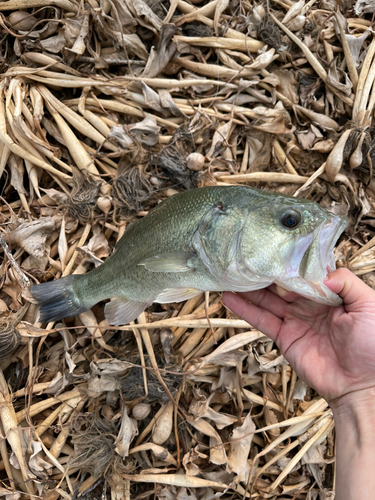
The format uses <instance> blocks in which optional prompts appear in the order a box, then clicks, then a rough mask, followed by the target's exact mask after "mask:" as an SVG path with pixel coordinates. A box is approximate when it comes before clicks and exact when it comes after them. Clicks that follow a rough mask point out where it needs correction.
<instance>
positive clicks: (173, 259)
mask: <svg viewBox="0 0 375 500" xmlns="http://www.w3.org/2000/svg"><path fill="white" fill-rule="evenodd" d="M193 257H195V253H193V252H168V253H161V254H159V255H155V256H154V257H150V258H148V259H145V260H143V261H142V262H140V263H139V264H138V265H139V266H145V268H146V269H147V270H148V271H152V272H154V273H186V272H188V271H193V270H194V269H195V268H194V266H193V265H191V264H190V263H189V259H191V258H193Z"/></svg>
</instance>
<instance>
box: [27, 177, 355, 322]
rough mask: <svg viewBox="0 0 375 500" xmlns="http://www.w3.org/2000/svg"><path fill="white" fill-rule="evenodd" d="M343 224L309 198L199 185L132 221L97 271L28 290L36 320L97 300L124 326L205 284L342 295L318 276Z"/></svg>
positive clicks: (332, 300)
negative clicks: (37, 311)
mask: <svg viewBox="0 0 375 500" xmlns="http://www.w3.org/2000/svg"><path fill="white" fill-rule="evenodd" d="M346 225H347V222H346V220H345V219H344V218H342V217H339V216H337V215H334V214H332V213H330V212H328V211H327V210H325V209H323V208H322V207H320V206H319V205H318V204H317V203H314V202H311V201H308V200H303V199H299V198H292V197H289V196H284V195H282V194H279V193H271V192H267V191H259V190H257V189H253V188H250V187H246V186H228V187H219V186H212V187H204V188H200V189H194V190H191V191H184V192H182V193H179V194H176V195H175V196H173V197H171V198H168V199H166V200H165V201H163V202H162V203H160V204H159V205H158V206H157V207H155V208H154V209H153V210H151V211H150V212H149V214H148V215H147V216H146V217H144V218H143V219H140V220H137V221H135V222H133V223H132V224H130V225H129V226H128V227H127V229H126V231H125V233H124V236H123V237H122V238H121V240H120V241H119V242H118V244H117V246H116V248H115V251H114V253H113V254H112V255H111V256H110V257H109V258H108V259H107V260H106V261H105V262H104V263H103V264H102V265H100V266H99V267H98V268H96V269H94V270H92V271H90V272H89V273H87V274H84V275H73V276H67V277H65V278H61V279H58V280H56V281H52V282H49V283H43V284H40V285H35V286H33V287H32V288H31V293H32V295H33V297H34V298H35V299H36V300H37V301H38V302H39V304H40V306H41V307H40V320H41V321H43V322H45V321H47V322H48V321H53V320H59V319H62V318H65V317H67V316H75V315H77V314H80V313H82V312H84V311H86V310H88V309H90V308H91V307H92V306H94V305H95V304H96V303H98V302H100V301H102V300H105V299H113V298H114V300H111V301H110V302H108V303H107V304H106V305H105V309H104V312H105V316H106V319H107V320H108V322H109V323H110V324H116V325H121V324H127V323H129V322H130V321H132V320H134V319H135V318H136V317H137V316H139V314H140V313H141V312H143V311H144V310H145V309H146V308H147V307H148V306H150V305H151V304H152V303H153V302H158V303H161V304H164V303H170V302H180V301H182V300H186V299H189V298H191V297H194V296H195V295H197V294H199V293H202V292H203V291H226V290H229V291H233V292H245V291H250V290H257V289H260V288H265V287H267V286H269V285H270V284H271V283H277V284H279V285H281V286H283V287H284V288H286V289H287V290H292V291H295V292H297V293H299V294H301V295H302V296H304V297H308V298H310V299H313V300H315V301H317V302H322V303H324V304H330V305H339V304H340V303H341V299H340V297H338V296H337V295H336V294H334V293H333V292H331V291H330V290H329V289H328V288H327V287H326V286H325V285H324V283H323V280H324V278H325V277H326V275H327V272H331V271H333V270H334V269H335V267H336V266H335V258H334V254H333V247H334V245H335V243H336V241H337V239H338V238H339V236H340V234H341V233H342V232H343V230H344V229H345V227H346Z"/></svg>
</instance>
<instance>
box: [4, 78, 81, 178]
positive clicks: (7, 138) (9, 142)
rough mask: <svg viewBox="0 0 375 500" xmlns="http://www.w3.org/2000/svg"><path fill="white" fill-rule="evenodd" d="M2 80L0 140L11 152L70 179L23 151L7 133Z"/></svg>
mask: <svg viewBox="0 0 375 500" xmlns="http://www.w3.org/2000/svg"><path fill="white" fill-rule="evenodd" d="M4 84H5V82H4V80H3V81H2V82H1V83H0V101H1V102H0V140H1V141H2V142H3V143H4V144H5V145H6V146H7V147H8V148H9V150H10V151H12V153H14V154H15V155H17V156H20V157H21V158H23V159H25V160H29V161H30V162H31V163H33V164H34V165H37V166H38V167H41V168H43V169H44V170H46V171H47V172H50V173H51V174H54V175H56V176H57V177H61V178H62V179H70V178H71V177H70V176H69V175H67V174H64V173H63V172H60V171H59V170H56V169H55V168H53V167H51V166H50V165H49V164H48V163H46V162H45V161H43V160H40V159H39V158H37V157H35V156H33V155H32V154H30V153H28V152H27V151H25V150H24V149H23V148H22V147H20V146H19V145H18V144H16V143H15V142H14V141H13V139H12V138H11V137H10V136H9V135H8V133H7V127H6V121H5V110H4V102H3V99H4Z"/></svg>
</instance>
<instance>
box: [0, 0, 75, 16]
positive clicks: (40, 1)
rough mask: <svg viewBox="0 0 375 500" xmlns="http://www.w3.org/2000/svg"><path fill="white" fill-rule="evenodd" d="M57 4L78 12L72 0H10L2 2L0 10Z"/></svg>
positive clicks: (61, 7) (62, 7)
mask: <svg viewBox="0 0 375 500" xmlns="http://www.w3.org/2000/svg"><path fill="white" fill-rule="evenodd" d="M50 5H55V6H56V7H59V8H60V9H64V10H67V11H68V12H74V13H77V12H78V7H77V6H76V5H75V4H74V3H73V2H70V0H9V2H0V12H1V11H3V10H19V9H20V10H21V9H32V8H38V7H48V6H50Z"/></svg>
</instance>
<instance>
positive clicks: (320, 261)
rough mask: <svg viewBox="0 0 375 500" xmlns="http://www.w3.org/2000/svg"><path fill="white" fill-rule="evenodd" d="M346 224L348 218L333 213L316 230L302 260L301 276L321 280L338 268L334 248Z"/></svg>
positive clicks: (310, 279)
mask: <svg viewBox="0 0 375 500" xmlns="http://www.w3.org/2000/svg"><path fill="white" fill-rule="evenodd" d="M346 226H347V220H346V219H344V218H342V217H339V216H337V215H333V214H332V216H331V217H330V218H329V219H328V221H326V222H325V223H323V224H322V225H320V226H319V227H318V228H317V229H316V230H315V231H314V237H313V241H312V243H311V245H310V246H309V248H308V249H307V250H306V252H305V255H304V256H303V258H302V261H301V265H300V276H301V277H303V278H304V279H306V280H308V281H320V280H323V279H324V278H325V277H326V275H327V274H328V273H330V272H332V271H334V270H335V269H336V262H335V256H334V253H333V249H334V247H335V245H336V242H337V240H338V239H339V237H340V235H341V234H342V232H343V231H344V229H345V228H346Z"/></svg>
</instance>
